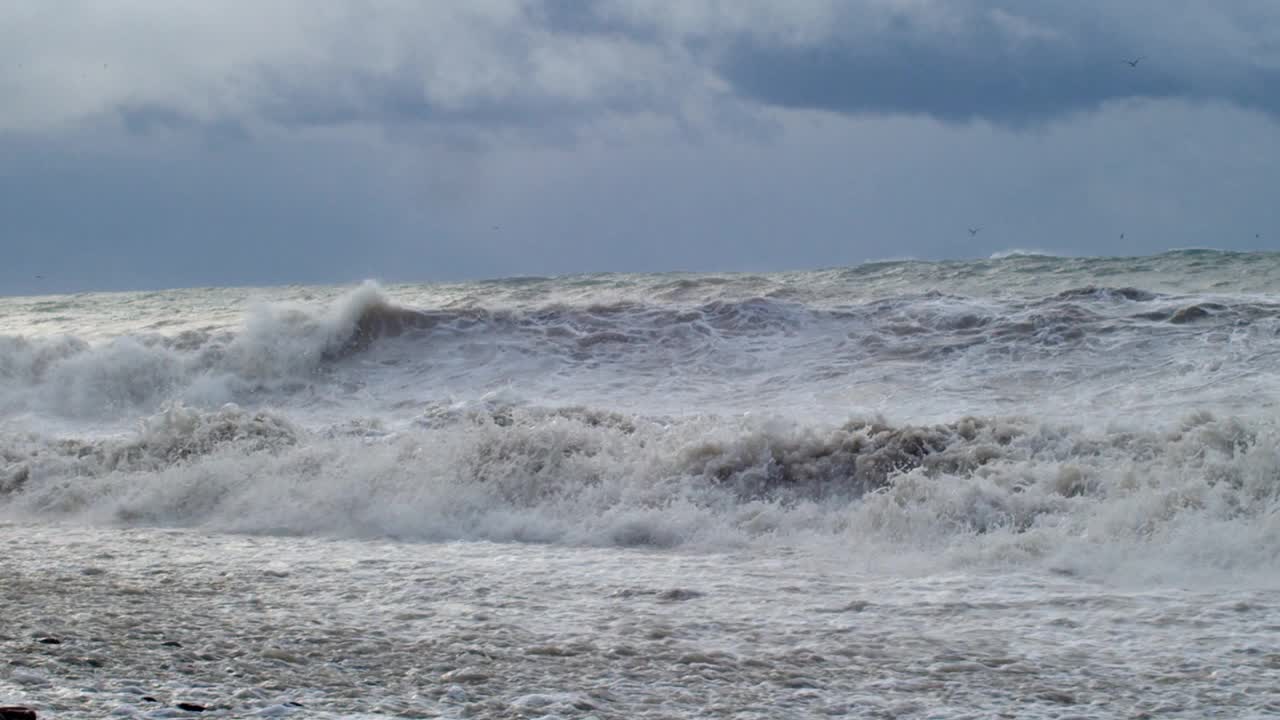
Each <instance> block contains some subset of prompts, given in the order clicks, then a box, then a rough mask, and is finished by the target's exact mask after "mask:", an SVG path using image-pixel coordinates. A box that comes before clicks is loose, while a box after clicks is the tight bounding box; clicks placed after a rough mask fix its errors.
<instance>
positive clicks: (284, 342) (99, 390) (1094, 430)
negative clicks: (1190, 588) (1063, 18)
mask: <svg viewBox="0 0 1280 720" xmlns="http://www.w3.org/2000/svg"><path fill="white" fill-rule="evenodd" d="M1278 282H1280V256H1276V255H1271V254H1233V253H1220V252H1210V251H1182V252H1174V253H1168V254H1165V255H1161V256H1155V257H1146V258H1053V257H1044V256H1034V255H1010V256H1007V257H1001V258H996V259H990V260H981V261H972V262H949V263H921V262H910V261H904V262H885V263H873V264H868V265H863V266H858V267H853V268H844V269H832V270H824V271H814V272H796V273H781V274H769V275H741V274H738V275H709V274H670V275H643V276H637V275H593V276H575V277H566V278H549V279H543V278H522V279H511V280H498V281H491V282H477V283H469V284H456V285H424V286H390V287H380V286H378V285H376V284H374V283H366V284H363V285H361V286H358V287H354V288H327V287H296V288H280V289H268V290H245V289H192V290H173V291H165V292H153V293H126V294H109V295H101V294H97V295H82V296H60V297H40V298H8V299H4V300H0V514H3V515H4V516H6V517H9V518H11V519H21V520H24V521H29V520H36V521H40V522H46V521H48V522H55V521H56V522H89V523H94V524H109V525H121V524H123V525H137V526H178V527H198V528H209V529H215V530H230V531H236V532H244V533H250V534H273V535H274V534H285V535H308V536H311V535H314V536H325V537H327V536H340V537H345V536H353V537H363V538H391V539H400V540H413V541H419V540H455V539H463V540H494V541H517V542H530V543H549V544H556V545H571V546H596V547H656V548H680V549H687V550H690V551H718V550H752V549H759V548H766V549H767V548H774V547H782V546H794V545H804V546H807V547H812V548H817V549H818V551H819V552H826V553H841V554H843V556H845V557H847V558H848V562H849V563H851V564H852V565H854V566H861V567H866V568H867V569H869V570H876V571H881V570H883V571H891V572H903V571H917V570H920V571H925V570H936V569H946V568H972V567H979V568H981V567H988V568H989V567H1000V566H1007V565H1010V564H1012V565H1014V566H1026V567H1029V568H1036V569H1048V570H1052V571H1054V572H1063V573H1068V574H1082V575H1090V576H1099V577H1103V576H1105V577H1109V578H1116V577H1126V578H1130V579H1134V578H1140V577H1147V578H1152V579H1168V578H1173V579H1177V580H1180V581H1190V579H1195V578H1202V577H1203V578H1214V577H1219V578H1220V577H1233V578H1245V579H1249V580H1250V581H1256V582H1262V583H1266V582H1270V578H1271V577H1273V576H1274V573H1275V570H1276V569H1277V562H1278V560H1277V558H1280V513H1278V512H1277V510H1280V505H1278V504H1277V490H1278V489H1280V484H1278V482H1277V479H1278V478H1280V474H1278V473H1280V455H1278V454H1277V453H1278V451H1280V428H1278V427H1277V424H1276V422H1275V418H1276V398H1277V395H1276V392H1275V390H1274V388H1275V387H1276V380H1277V373H1278V372H1280V336H1278V333H1280V319H1278V318H1280V315H1278V314H1277V310H1280V296H1277V295H1275V293H1274V288H1276V287H1280V285H1278V284H1277V283H1278Z"/></svg>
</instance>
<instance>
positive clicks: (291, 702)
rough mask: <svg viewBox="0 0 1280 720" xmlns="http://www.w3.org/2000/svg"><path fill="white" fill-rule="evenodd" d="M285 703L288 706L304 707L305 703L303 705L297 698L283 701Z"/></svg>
mask: <svg viewBox="0 0 1280 720" xmlns="http://www.w3.org/2000/svg"><path fill="white" fill-rule="evenodd" d="M285 705H288V706H289V707H306V705H303V704H302V703H300V702H298V701H297V700H289V701H288V702H286V703H285Z"/></svg>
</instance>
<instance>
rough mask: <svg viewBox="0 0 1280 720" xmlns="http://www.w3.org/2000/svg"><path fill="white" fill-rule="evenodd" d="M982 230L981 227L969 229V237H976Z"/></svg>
mask: <svg viewBox="0 0 1280 720" xmlns="http://www.w3.org/2000/svg"><path fill="white" fill-rule="evenodd" d="M981 229H982V228H981V227H976V228H969V237H974V236H975V235H977V234H978V231H979V230H981Z"/></svg>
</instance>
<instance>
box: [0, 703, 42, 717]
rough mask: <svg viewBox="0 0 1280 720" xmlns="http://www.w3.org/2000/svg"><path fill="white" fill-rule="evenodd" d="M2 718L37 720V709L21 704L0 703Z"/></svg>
mask: <svg viewBox="0 0 1280 720" xmlns="http://www.w3.org/2000/svg"><path fill="white" fill-rule="evenodd" d="M0 720H36V711H35V710H32V709H31V708H29V707H22V706H21V705H0Z"/></svg>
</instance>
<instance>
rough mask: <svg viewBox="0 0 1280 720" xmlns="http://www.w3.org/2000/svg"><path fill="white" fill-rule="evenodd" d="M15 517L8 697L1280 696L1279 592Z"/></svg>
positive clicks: (904, 711)
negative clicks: (22, 522)
mask: <svg viewBox="0 0 1280 720" xmlns="http://www.w3.org/2000/svg"><path fill="white" fill-rule="evenodd" d="M3 533H4V535H5V540H6V547H8V548H10V552H9V555H8V557H7V561H6V567H7V572H8V573H10V574H11V578H18V579H19V581H18V582H13V581H11V582H7V583H6V584H5V588H4V591H3V592H4V597H5V606H6V608H7V609H8V610H9V611H10V612H9V613H7V615H6V617H7V620H6V628H5V636H4V638H3V645H4V652H5V655H6V657H8V658H10V664H9V665H8V666H7V667H6V668H4V670H3V671H0V700H4V699H10V700H21V701H23V702H26V703H29V704H34V705H36V706H37V707H39V708H42V709H44V710H46V711H47V712H48V713H49V716H50V717H106V716H108V715H109V714H114V715H116V716H124V717H129V716H146V717H163V716H166V715H165V709H171V708H173V706H174V705H175V704H176V703H178V702H195V703H200V704H202V705H205V706H206V707H208V708H210V711H209V712H208V713H206V716H207V715H213V716H219V717H252V716H294V717H494V718H499V717H581V718H585V717H598V718H624V717H717V716H724V717H748V718H749V717H758V718H778V717H869V718H873V717H937V718H952V717H995V716H998V715H1000V714H1001V713H1007V714H1008V715H1009V716H1016V717H1063V716H1067V715H1069V716H1071V717H1097V718H1104V717H1135V716H1141V715H1142V714H1143V713H1146V714H1147V715H1149V716H1151V717H1188V718H1189V717H1254V716H1263V715H1265V714H1269V713H1275V712H1280V691H1278V690H1277V689H1276V686H1275V682H1274V680H1275V675H1276V672H1277V668H1280V643H1277V641H1276V638H1277V637H1280V633H1278V632H1277V631H1278V630H1280V608H1278V607H1277V602H1276V595H1275V593H1274V592H1270V591H1258V590H1245V589H1225V588H1221V589H1215V590H1212V591H1207V590H1201V591H1191V590H1182V589H1175V588H1163V589H1136V588H1119V587H1115V586H1108V585H1101V584H1098V583H1095V582H1090V581H1085V580H1081V579H1078V578H1072V577H1070V576H1065V575H1062V574H1047V573H1033V572H1026V571H1011V572H1001V573H991V572H977V573H966V572H950V573H939V574H925V575H917V574H905V575H885V574H879V573H866V572H857V571H854V570H851V569H849V568H848V567H846V564H845V563H843V562H840V561H839V559H838V558H833V557H829V556H820V555H814V554H809V553H795V552H786V551H783V550H781V549H780V550H779V551H777V552H775V553H773V554H771V555H770V556H765V557H762V556H760V555H759V554H756V553H727V554H724V553H715V554H691V553H673V552H653V551H645V550H627V551H618V550H613V549H586V548H567V547H559V546H553V545H527V544H516V545H510V544H491V543H443V544H425V545H422V544H414V543H395V542H386V541H335V540H320V539H306V538H276V537H260V536H259V537H254V536H224V535H207V534H202V533H197V532H188V531H159V530H143V529H133V530H114V529H88V528H72V527H50V526H34V527H33V526H12V525H11V526H6V527H5V528H3ZM49 637H52V638H57V639H59V640H61V644H59V645H44V644H41V643H40V642H39V639H41V638H49ZM166 642H176V643H179V644H180V646H166V645H165V643H166ZM148 696H149V697H153V698H155V700H156V702H154V703H152V702H148V701H145V700H143V697H148ZM286 703H297V704H298V705H288V704H286ZM178 714H179V715H181V714H182V713H178Z"/></svg>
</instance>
